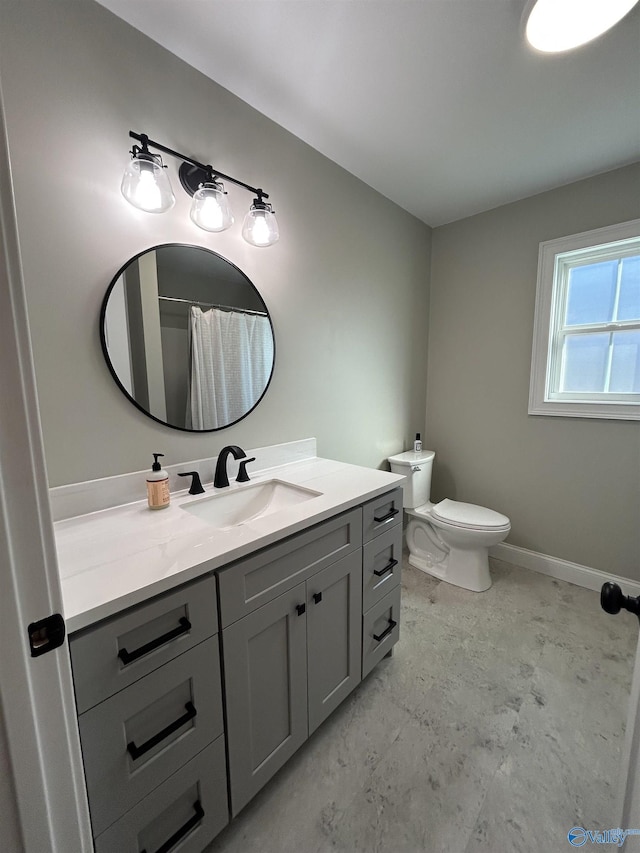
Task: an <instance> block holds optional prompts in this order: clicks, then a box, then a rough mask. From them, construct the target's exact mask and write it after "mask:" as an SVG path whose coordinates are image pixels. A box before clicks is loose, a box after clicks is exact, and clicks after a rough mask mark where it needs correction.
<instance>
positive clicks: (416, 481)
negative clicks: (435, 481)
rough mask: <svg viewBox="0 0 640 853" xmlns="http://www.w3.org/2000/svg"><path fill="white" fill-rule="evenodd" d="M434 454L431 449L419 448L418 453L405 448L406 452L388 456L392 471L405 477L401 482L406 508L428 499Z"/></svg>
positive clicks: (418, 504) (425, 501) (411, 507)
mask: <svg viewBox="0 0 640 853" xmlns="http://www.w3.org/2000/svg"><path fill="white" fill-rule="evenodd" d="M434 456H435V453H434V452H433V450H421V451H419V452H418V453H416V452H415V451H413V450H407V452H406V453H397V454H396V455H395V456H390V457H389V464H390V465H391V471H392V473H394V474H404V475H405V476H406V478H407V479H406V480H405V482H404V483H403V492H404V500H403V503H404V506H405V507H406V508H407V509H415V507H417V506H422V504H426V503H427V501H428V500H429V497H430V494H431V469H432V467H433V458H434Z"/></svg>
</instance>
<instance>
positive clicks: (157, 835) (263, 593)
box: [70, 489, 402, 853]
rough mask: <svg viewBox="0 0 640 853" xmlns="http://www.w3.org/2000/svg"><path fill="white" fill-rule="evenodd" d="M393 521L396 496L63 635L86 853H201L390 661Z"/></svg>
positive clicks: (395, 576)
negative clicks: (82, 786) (83, 789)
mask: <svg viewBox="0 0 640 853" xmlns="http://www.w3.org/2000/svg"><path fill="white" fill-rule="evenodd" d="M401 508H402V490H401V489H394V490H393V491H391V492H387V493H386V494H383V495H381V496H379V497H378V498H375V499H374V500H372V501H367V502H366V503H364V504H363V505H361V506H357V507H355V508H353V509H351V510H348V511H347V512H343V513H341V514H339V515H336V516H334V517H333V518H329V519H327V520H326V521H323V522H321V523H319V524H316V525H313V526H312V527H309V528H307V529H305V530H302V531H301V532H299V533H296V534H294V535H292V536H289V537H288V538H286V539H284V540H281V541H279V542H276V543H274V544H272V545H270V546H268V547H265V548H262V549H261V550H259V551H256V552H255V553H253V554H251V555H250V556H248V557H245V558H243V559H241V560H238V561H236V562H234V563H230V564H228V565H226V566H224V567H222V568H219V569H216V570H215V571H214V572H211V573H209V574H208V575H205V576H204V577H202V578H201V579H199V580H196V581H193V582H191V583H188V584H185V585H183V586H181V587H178V588H177V589H174V590H172V591H171V592H168V593H166V594H164V595H160V596H157V597H155V598H153V599H151V600H149V601H147V602H145V603H143V604H140V605H137V606H135V607H131V608H129V609H127V610H125V611H123V612H121V613H119V614H116V615H115V616H112V617H110V618H108V619H104V620H102V621H101V622H98V623H97V624H95V625H92V626H90V627H87V628H85V629H83V630H81V631H77V632H76V633H74V634H72V635H71V637H70V652H71V661H72V667H73V677H74V684H75V692H76V705H77V711H78V725H79V730H80V740H81V744H82V750H83V760H84V765H85V777H86V783H87V791H88V795H89V808H90V812H91V820H92V826H93V834H94V844H95V850H96V853H141V851H145V853H158V851H166V853H169V851H173V850H176V851H177V850H178V849H179V850H180V851H184V853H200V851H202V850H203V849H204V848H205V847H206V846H207V844H208V843H209V842H210V841H211V840H212V839H213V838H214V837H215V836H216V835H217V834H218V833H219V832H220V831H221V829H222V828H223V827H224V826H225V825H226V824H227V823H228V822H229V805H230V810H231V814H232V815H233V816H235V815H237V814H238V812H240V811H241V809H242V808H243V807H244V806H245V805H246V804H247V803H248V802H249V800H251V799H252V797H253V796H255V794H256V793H257V792H258V791H259V790H260V788H262V787H263V785H264V784H265V783H266V782H267V781H268V780H269V779H270V778H271V777H272V776H273V775H274V773H276V771H277V770H279V769H280V767H282V766H283V765H284V764H285V763H286V761H287V760H288V759H289V758H291V756H292V755H293V754H294V753H295V752H296V750H297V749H298V748H299V747H300V746H301V745H302V744H303V743H304V741H305V740H306V739H307V738H308V737H309V735H310V734H311V733H312V732H314V731H315V730H316V729H317V728H318V726H319V725H320V724H321V723H322V722H323V721H324V720H325V719H326V718H327V717H328V716H329V715H330V714H331V713H332V712H333V711H334V710H335V709H336V708H337V707H338V705H339V704H340V703H341V702H343V701H344V699H346V697H347V696H348V695H349V693H350V692H351V691H352V690H353V689H354V688H355V687H356V686H357V684H358V683H359V682H360V680H361V678H362V677H364V675H366V674H367V673H368V672H369V671H370V670H371V668H372V667H373V666H375V664H376V663H377V662H378V661H379V660H380V659H381V658H382V657H383V656H384V655H385V654H387V653H388V652H389V651H390V650H391V649H392V647H393V644H394V643H395V642H396V641H397V639H398V636H399V628H398V623H399V608H400V566H401V562H402V559H401V551H402V525H401V524H400V521H401V519H402V511H401ZM221 663H222V669H221V667H220V664H221Z"/></svg>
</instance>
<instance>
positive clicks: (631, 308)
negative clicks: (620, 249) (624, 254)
mask: <svg viewBox="0 0 640 853" xmlns="http://www.w3.org/2000/svg"><path fill="white" fill-rule="evenodd" d="M617 319H618V320H640V255H636V256H635V257H633V258H625V259H624V260H623V261H622V279H621V281H620V304H619V305H618V317H617Z"/></svg>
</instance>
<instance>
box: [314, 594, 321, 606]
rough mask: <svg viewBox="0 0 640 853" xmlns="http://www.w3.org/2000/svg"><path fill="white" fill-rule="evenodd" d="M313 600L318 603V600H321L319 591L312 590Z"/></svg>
mask: <svg viewBox="0 0 640 853" xmlns="http://www.w3.org/2000/svg"><path fill="white" fill-rule="evenodd" d="M313 600H314V601H315V603H316V604H320V602H321V601H322V593H321V592H314V593H313Z"/></svg>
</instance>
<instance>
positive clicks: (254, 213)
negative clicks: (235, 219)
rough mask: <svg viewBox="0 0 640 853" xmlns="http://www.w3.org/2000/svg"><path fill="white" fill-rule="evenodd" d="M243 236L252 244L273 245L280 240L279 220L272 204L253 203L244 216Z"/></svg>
mask: <svg viewBox="0 0 640 853" xmlns="http://www.w3.org/2000/svg"><path fill="white" fill-rule="evenodd" d="M242 236H243V237H244V239H245V240H246V241H247V243H251V245H252V246H273V244H274V243H276V242H277V241H278V238H279V237H280V232H279V230H278V220H277V219H276V215H275V213H274V212H273V211H272V210H271V207H270V205H268V204H265V205H263V206H256V205H255V204H254V205H251V208H250V209H249V212H248V213H247V215H246V216H245V218H244V224H243V226H242Z"/></svg>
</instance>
